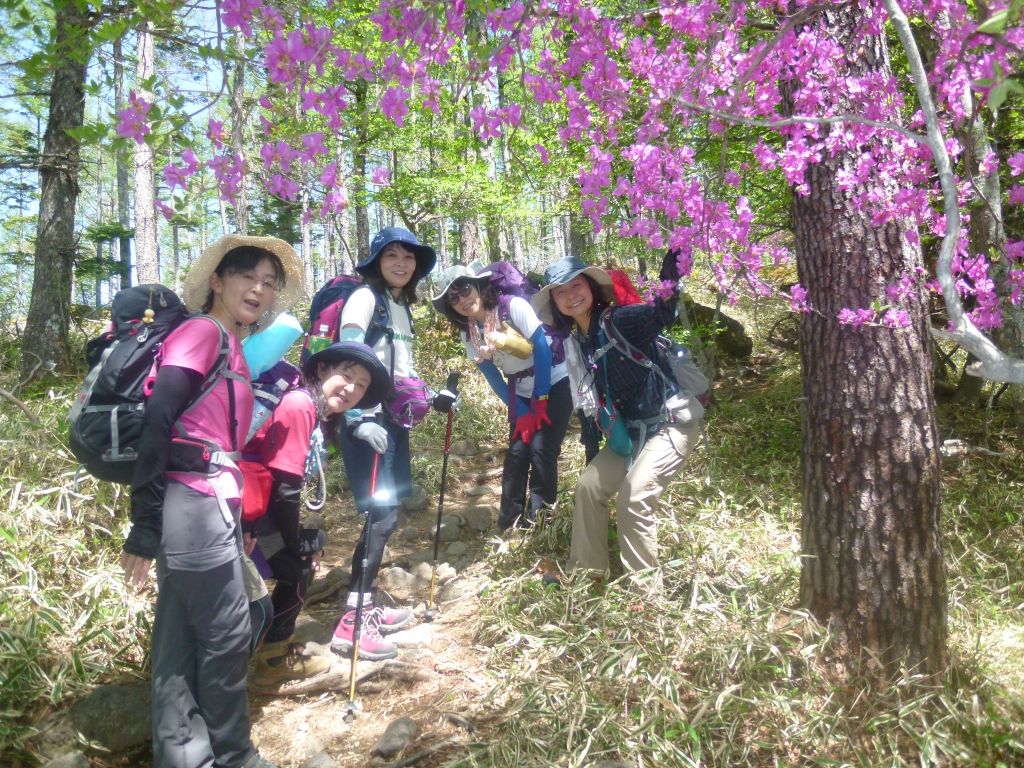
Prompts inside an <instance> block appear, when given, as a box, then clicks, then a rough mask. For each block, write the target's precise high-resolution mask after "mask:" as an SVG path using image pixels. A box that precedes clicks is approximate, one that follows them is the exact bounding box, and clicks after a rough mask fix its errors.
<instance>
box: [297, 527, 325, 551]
mask: <svg viewBox="0 0 1024 768" xmlns="http://www.w3.org/2000/svg"><path fill="white" fill-rule="evenodd" d="M326 546H327V534H326V533H324V532H323V531H321V530H320V529H319V528H303V529H302V532H301V533H300V534H299V557H313V555H315V554H317V553H318V552H323V550H324V547H326Z"/></svg>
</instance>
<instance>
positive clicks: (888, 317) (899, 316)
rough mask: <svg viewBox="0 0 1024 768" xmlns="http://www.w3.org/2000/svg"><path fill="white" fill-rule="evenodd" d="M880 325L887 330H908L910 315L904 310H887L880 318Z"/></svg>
mask: <svg viewBox="0 0 1024 768" xmlns="http://www.w3.org/2000/svg"><path fill="white" fill-rule="evenodd" d="M882 325H885V326H886V327H888V328H909V327H910V315H909V314H907V311H906V310H905V309H889V310H886V312H885V314H884V315H883V316H882Z"/></svg>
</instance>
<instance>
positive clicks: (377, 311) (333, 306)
mask: <svg viewBox="0 0 1024 768" xmlns="http://www.w3.org/2000/svg"><path fill="white" fill-rule="evenodd" d="M364 285H365V283H364V282H363V279H362V278H361V277H359V276H358V275H338V276H336V277H332V278H331V279H330V280H328V281H327V282H326V283H324V284H323V285H322V286H321V287H320V289H319V290H318V291H317V292H316V293H315V294H313V301H312V302H311V303H310V305H309V333H308V334H306V340H305V342H304V343H303V345H302V362H303V363H305V362H306V360H308V359H309V358H310V357H311V356H312V355H314V354H316V353H317V352H319V351H320V350H321V349H325V348H327V347H329V346H330V345H331V344H333V343H334V342H336V341H338V340H339V335H340V333H341V311H342V310H343V309H344V308H345V302H347V301H348V299H349V296H351V295H352V294H353V293H354V292H355V291H356V289H358V288H362V287H363V286H364ZM374 295H376V292H374ZM387 325H388V309H387V306H386V305H385V303H384V302H383V301H381V300H380V297H379V296H377V303H376V305H375V307H374V310H373V319H372V320H371V321H370V327H369V328H367V329H366V338H365V339H363V341H364V343H365V344H366V345H367V346H369V347H372V346H373V345H374V344H376V343H377V341H378V340H379V339H380V337H381V336H382V335H383V334H384V333H385V331H386V329H387Z"/></svg>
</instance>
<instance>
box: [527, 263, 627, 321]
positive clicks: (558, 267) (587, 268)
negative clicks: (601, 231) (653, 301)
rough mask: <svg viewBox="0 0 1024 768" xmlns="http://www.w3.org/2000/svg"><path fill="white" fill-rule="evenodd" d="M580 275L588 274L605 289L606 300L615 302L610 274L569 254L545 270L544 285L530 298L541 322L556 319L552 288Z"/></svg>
mask: <svg viewBox="0 0 1024 768" xmlns="http://www.w3.org/2000/svg"><path fill="white" fill-rule="evenodd" d="M579 275H587V276H588V277H590V278H591V279H593V281H594V282H595V283H597V285H598V287H599V288H600V289H601V290H602V291H604V298H605V300H606V301H607V302H608V303H609V304H611V303H613V302H614V300H615V288H614V284H613V283H612V278H611V277H610V276H609V274H608V273H607V272H605V271H604V270H603V269H601V268H600V267H595V266H593V265H592V264H587V262H585V261H584V260H583V259H581V258H579V257H578V256H568V257H566V258H564V259H559V260H558V261H556V262H555V263H554V264H552V265H551V266H549V267H548V268H547V269H545V270H544V287H543V288H541V289H540V291H538V292H537V293H536V294H534V296H533V298H532V299H530V304H531V306H533V311H534V312H536V313H537V317H539V318H540V319H541V322H544V323H548V324H551V323H553V322H554V321H555V316H554V314H553V313H552V309H551V305H552V301H553V299H552V298H551V289H552V288H554V287H555V286H558V285H565V284H566V283H569V282H572V280H574V279H575V278H576V277H578V276H579Z"/></svg>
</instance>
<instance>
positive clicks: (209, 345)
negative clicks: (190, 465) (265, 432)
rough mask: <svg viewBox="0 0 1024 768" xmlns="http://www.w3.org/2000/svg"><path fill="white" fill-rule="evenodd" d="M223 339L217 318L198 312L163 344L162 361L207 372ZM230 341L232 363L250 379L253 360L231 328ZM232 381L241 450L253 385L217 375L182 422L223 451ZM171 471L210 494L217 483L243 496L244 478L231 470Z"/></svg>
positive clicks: (231, 495) (230, 494) (227, 442)
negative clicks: (247, 358) (247, 359)
mask: <svg viewBox="0 0 1024 768" xmlns="http://www.w3.org/2000/svg"><path fill="white" fill-rule="evenodd" d="M220 344H221V331H220V328H219V327H218V325H217V323H216V322H215V321H213V320H212V319H211V318H207V317H194V318H191V319H189V320H186V321H185V322H184V323H182V324H181V325H179V326H178V327H177V328H175V329H174V330H173V331H171V333H170V335H169V336H168V337H167V339H166V340H165V341H164V344H163V347H162V348H161V350H160V364H161V365H174V366H177V367H179V368H188V369H189V370H193V371H197V372H199V373H200V374H202V375H203V376H206V374H207V373H209V372H210V370H211V369H212V368H213V366H214V365H215V364H216V362H217V357H218V355H219V354H220ZM228 344H229V348H230V352H229V354H228V369H230V370H231V371H234V372H235V373H236V374H238V375H239V376H241V377H242V378H243V380H244V381H248V380H249V366H248V365H246V363H245V357H244V356H243V355H242V345H241V344H240V343H239V341H238V339H237V338H235V336H234V335H233V334H231V333H228ZM228 386H231V387H233V389H234V394H235V419H236V421H237V428H236V430H235V431H236V434H237V438H236V441H235V443H234V446H235V449H236V450H241V447H242V441H243V440H245V433H246V432H247V431H248V426H249V423H250V422H251V421H252V405H253V397H252V390H251V389H250V388H249V387H248V386H246V385H245V384H244V383H242V382H240V381H236V380H231V379H226V378H223V377H220V378H218V380H217V382H216V384H214V386H213V391H211V392H210V393H209V394H208V395H206V396H205V397H203V398H202V400H201V401H199V403H198V405H196V406H194V407H191V408H189V409H187V410H186V412H185V414H184V415H182V417H181V419H179V424H180V425H181V428H182V429H183V430H184V432H185V434H187V435H188V436H189V437H197V438H201V439H203V440H209V441H210V442H213V443H216V444H217V445H219V446H220V447H221V450H223V451H230V450H232V441H231V431H230V421H231V416H230V414H231V409H230V403H229V400H228ZM167 476H168V477H169V478H171V479H172V480H176V481H177V482H179V483H183V484H184V485H187V486H188V487H190V488H192V489H194V490H196V491H198V492H200V493H202V494H205V495H207V496H213V495H215V493H214V489H215V488H216V489H217V490H219V491H220V492H221V495H222V496H223V497H224V498H225V499H228V500H231V499H240V498H241V497H242V494H241V487H240V481H239V479H238V478H237V477H236V476H235V473H233V472H217V473H216V474H212V475H210V476H208V477H207V476H202V475H198V474H195V473H191V472H168V473H167Z"/></svg>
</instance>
